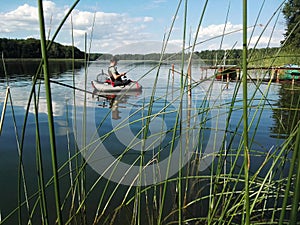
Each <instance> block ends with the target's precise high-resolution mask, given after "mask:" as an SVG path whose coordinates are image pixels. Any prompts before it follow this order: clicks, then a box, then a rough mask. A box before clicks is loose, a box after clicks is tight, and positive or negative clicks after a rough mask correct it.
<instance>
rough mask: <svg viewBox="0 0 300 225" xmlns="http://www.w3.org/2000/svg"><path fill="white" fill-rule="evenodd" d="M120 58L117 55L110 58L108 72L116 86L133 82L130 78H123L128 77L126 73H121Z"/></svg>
mask: <svg viewBox="0 0 300 225" xmlns="http://www.w3.org/2000/svg"><path fill="white" fill-rule="evenodd" d="M117 63H118V59H117V58H116V57H112V58H111V60H110V65H109V67H108V74H109V77H110V79H111V81H112V82H114V86H125V85H127V84H129V83H131V80H129V79H122V77H124V78H126V76H125V75H126V73H119V72H118V70H117V67H116V66H117Z"/></svg>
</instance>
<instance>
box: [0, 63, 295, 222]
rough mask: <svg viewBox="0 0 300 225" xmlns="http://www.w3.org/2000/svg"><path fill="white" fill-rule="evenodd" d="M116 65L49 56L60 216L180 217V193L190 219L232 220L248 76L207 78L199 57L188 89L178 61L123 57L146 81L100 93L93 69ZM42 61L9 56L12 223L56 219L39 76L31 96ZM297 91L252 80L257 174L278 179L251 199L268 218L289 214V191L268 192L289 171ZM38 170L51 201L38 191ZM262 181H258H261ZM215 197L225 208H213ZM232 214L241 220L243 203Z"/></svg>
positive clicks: (3, 153)
mask: <svg viewBox="0 0 300 225" xmlns="http://www.w3.org/2000/svg"><path fill="white" fill-rule="evenodd" d="M172 64H175V66H174V67H175V71H174V72H172V70H171V69H172ZM107 65H108V62H103V61H96V62H91V63H90V64H89V65H88V67H87V68H84V65H83V64H82V63H81V64H80V63H77V64H76V66H75V68H74V69H72V64H69V63H62V64H59V63H53V64H51V66H50V67H51V71H50V72H51V79H52V80H53V81H54V82H53V83H52V84H51V92H52V109H53V118H54V129H55V139H56V153H57V164H58V168H59V171H58V174H59V185H60V189H59V190H60V204H61V211H62V216H63V221H64V222H66V221H68V222H72V223H75V222H74V221H77V223H87V224H91V223H93V222H94V223H99V224H106V223H108V221H111V222H112V223H113V224H130V223H134V224H135V223H142V224H152V223H153V224H155V221H160V222H162V223H168V222H174V221H177V220H178V217H179V214H178V208H177V207H178V204H179V205H180V204H181V206H185V207H184V210H182V217H183V218H184V219H185V220H186V221H189V220H190V221H195V220H198V221H201V220H202V219H203V218H206V216H207V215H211V216H213V217H220V216H223V217H224V218H225V220H226V221H227V220H229V219H228V218H227V217H226V216H228V215H224V214H223V213H222V209H223V207H225V205H226V207H225V209H228V208H231V207H233V206H234V202H235V200H237V199H239V198H240V196H239V193H241V191H242V190H243V177H242V176H241V171H242V168H243V160H244V157H243V150H242V146H243V136H242V135H243V121H242V115H243V114H242V106H243V95H242V94H243V93H242V87H241V86H240V83H239V82H230V83H229V84H228V86H227V84H226V83H225V82H222V81H216V80H213V79H212V78H210V77H213V75H214V71H208V78H209V79H207V80H203V79H200V78H201V77H202V74H201V73H202V72H201V69H200V66H201V64H200V63H197V62H194V64H193V66H192V78H193V79H192V82H191V94H190V93H188V92H187V91H186V90H187V89H182V88H180V87H181V86H186V83H187V80H186V76H181V75H180V74H181V73H180V71H181V65H180V63H176V62H175V63H174V62H166V63H163V64H162V65H160V66H159V67H158V65H157V63H155V62H133V61H120V62H119V64H118V70H119V71H120V72H126V71H129V72H128V78H130V79H132V80H134V81H138V82H139V83H140V84H141V85H142V86H143V90H142V92H130V93H128V92H125V91H123V92H122V93H120V94H115V93H105V94H103V93H95V92H94V90H93V88H92V85H91V80H93V79H96V78H97V75H98V74H99V73H102V70H103V71H104V73H106V70H107ZM36 68H38V64H37V63H24V62H23V63H15V64H14V63H11V64H9V65H8V66H7V72H8V79H6V78H5V76H4V75H3V74H1V75H0V112H2V110H3V108H4V100H5V97H6V90H7V86H9V87H10V94H11V95H10V96H11V98H9V99H8V103H7V106H6V111H5V117H4V122H3V128H2V133H1V136H0V187H1V191H0V199H1V201H0V214H1V217H0V218H1V219H2V220H4V224H16V223H17V221H18V216H19V218H21V219H22V220H23V221H28V220H29V218H30V220H31V221H32V222H33V223H34V224H35V223H41V217H42V218H46V217H45V213H46V214H47V215H48V216H47V217H48V219H49V221H50V224H53V223H54V221H55V218H56V213H55V200H54V193H53V179H52V177H53V173H52V160H51V147H50V142H49V130H48V116H47V115H48V111H47V102H46V96H45V88H44V85H43V79H42V78H41V79H38V81H37V82H38V83H40V84H41V85H39V84H37V85H36V86H35V88H34V90H35V93H36V95H35V99H36V103H37V105H38V107H34V104H33V102H34V101H32V102H31V105H30V106H29V107H28V110H27V104H28V99H29V96H30V93H31V92H32V76H33V75H35V71H36ZM183 71H186V68H183ZM202 78H203V77H202ZM7 81H8V83H7ZM62 84H63V85H62ZM72 87H73V88H72ZM83 90H86V91H83ZM299 91H300V89H299V85H298V84H297V83H296V84H294V85H291V83H259V82H249V83H248V99H249V100H248V105H249V107H248V117H249V120H248V122H249V149H250V162H251V165H250V174H251V176H252V177H253V179H255V181H256V182H257V185H258V184H259V183H260V182H261V183H263V185H264V184H265V183H266V182H265V180H264V179H265V177H269V178H268V182H269V184H270V186H268V187H267V186H266V187H265V186H263V187H265V189H264V192H263V193H262V194H261V196H262V197H261V198H262V200H261V201H260V202H259V204H258V206H257V208H256V207H255V208H254V210H257V211H256V212H257V213H258V212H260V208H261V205H263V204H265V205H264V207H265V214H264V215H261V214H259V215H260V217H259V216H258V220H259V221H261V220H263V218H264V216H266V218H268V219H270V220H271V219H272V220H274V221H277V219H278V215H279V213H280V210H279V209H276V210H271V208H274V207H275V208H276V207H279V208H280V205H278V204H280V202H281V198H280V197H276V196H275V195H276V192H275V191H273V192H272V191H270V193H271V196H268V195H267V192H268V190H270V189H276V188H275V186H276V185H279V184H281V183H280V182H279V181H280V180H281V181H282V180H283V179H284V178H286V177H287V175H288V172H289V171H288V167H289V158H290V157H291V155H292V153H291V152H290V151H285V152H283V151H282V149H284V148H283V145H284V143H285V142H286V140H288V139H289V137H290V135H291V133H293V132H294V129H295V127H296V124H297V122H298V121H299V113H298V104H299V102H298V101H299ZM93 93H94V94H93ZM190 96H191V97H190ZM32 99H33V100H34V97H33V98H32ZM26 112H28V119H27V122H26V127H25V128H24V119H25V115H26ZM36 115H38V116H36ZM37 124H38V126H37ZM23 131H24V133H23ZM37 131H38V132H37ZM22 135H24V139H22ZM37 137H39V138H38V139H39V140H40V142H38V141H37ZM22 140H23V142H22ZM21 144H23V148H22V149H20V148H19V147H18V146H20V145H21ZM20 154H21V156H22V157H21V160H20V157H19V155H20ZM277 157H278V158H277ZM21 162H22V163H21ZM41 168H42V170H41ZM270 171H271V172H270ZM41 173H42V174H43V183H44V185H45V186H46V187H45V196H46V200H45V201H46V207H45V206H44V207H43V206H42V201H41V199H42V194H41V189H42V186H43V185H42V184H41V180H40V179H41V177H40V175H41ZM225 180H226V182H225ZM179 183H180V185H179ZM257 185H256V184H254V183H253V184H252V188H253V191H254V190H257V189H258V186H257ZM223 188H224V189H223ZM229 189H230V190H232V193H234V192H236V195H237V196H235V197H228V196H227V195H226V197H224V199H223V198H222V201H224V200H225V199H226V198H229V199H230V201H228V204H225V203H224V204H223V205H224V206H223V205H222V204H221V203H220V202H219V201H217V197H216V196H219V195H220V193H224V190H229ZM213 192H216V193H219V195H218V194H216V195H215V196H214V194H212V193H213ZM281 194H282V192H278V195H281ZM224 196H225V195H224ZM181 198H182V201H178V199H181ZM214 198H216V199H215V200H214ZM264 199H267V200H264ZM277 200H279V201H277ZM212 202H214V204H215V205H217V207H216V208H217V209H218V208H219V209H220V210H214V209H212V208H210V207H209V205H211V204H210V203H212ZM229 202H231V203H229ZM19 204H21V205H22V207H21V210H18V209H17V207H18V205H19ZM269 208H270V210H269ZM43 209H44V211H43ZM236 210H238V209H236ZM43 216H44V217H43ZM228 217H230V216H228ZM233 217H234V221H239V220H240V214H239V213H237V215H235V216H233ZM201 218H202V219H201ZM79 221H80V222H79ZM26 223H27V222H26ZM237 223H238V222H237Z"/></svg>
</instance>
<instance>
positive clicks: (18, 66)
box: [0, 60, 84, 77]
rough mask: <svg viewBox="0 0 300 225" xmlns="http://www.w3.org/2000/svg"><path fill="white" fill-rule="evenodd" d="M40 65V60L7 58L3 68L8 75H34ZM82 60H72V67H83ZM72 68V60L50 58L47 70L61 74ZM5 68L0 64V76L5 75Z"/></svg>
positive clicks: (54, 73) (53, 73)
mask: <svg viewBox="0 0 300 225" xmlns="http://www.w3.org/2000/svg"><path fill="white" fill-rule="evenodd" d="M39 65H40V60H8V61H6V62H5V70H6V74H7V75H8V76H16V75H22V76H24V75H25V76H26V75H30V76H32V75H34V74H35V73H36V72H37V69H38V67H39ZM83 65H84V63H83V62H82V61H75V62H74V69H75V70H78V69H81V68H82V67H83ZM72 69H73V62H72V61H71V60H57V61H56V60H55V61H53V60H50V61H49V72H50V75H52V76H54V75H58V74H62V73H64V72H66V71H70V70H72ZM5 70H4V67H3V64H2V63H1V64H0V77H4V76H5Z"/></svg>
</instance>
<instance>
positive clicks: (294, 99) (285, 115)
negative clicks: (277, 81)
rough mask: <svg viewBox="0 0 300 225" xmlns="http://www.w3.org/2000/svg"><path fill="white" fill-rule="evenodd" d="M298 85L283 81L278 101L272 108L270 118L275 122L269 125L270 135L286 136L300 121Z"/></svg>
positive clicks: (299, 88) (299, 87)
mask: <svg viewBox="0 0 300 225" xmlns="http://www.w3.org/2000/svg"><path fill="white" fill-rule="evenodd" d="M299 93H300V85H299V84H295V85H291V84H290V83H284V84H282V85H281V87H280V89H279V91H278V101H277V103H276V104H275V105H276V107H275V108H274V109H273V113H272V118H273V119H274V121H275V123H274V126H272V127H271V133H270V136H271V137H273V138H282V139H283V138H286V137H288V136H289V135H290V134H291V133H292V132H293V130H294V128H295V126H296V125H297V124H298V122H299V121H300V113H299V103H300V102H299V101H300V95H299Z"/></svg>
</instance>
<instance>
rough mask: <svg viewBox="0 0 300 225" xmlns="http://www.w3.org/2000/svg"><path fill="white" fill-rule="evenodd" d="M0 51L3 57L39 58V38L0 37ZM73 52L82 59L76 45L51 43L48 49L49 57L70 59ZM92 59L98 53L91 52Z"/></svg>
mask: <svg viewBox="0 0 300 225" xmlns="http://www.w3.org/2000/svg"><path fill="white" fill-rule="evenodd" d="M0 52H1V53H2V54H3V56H4V57H5V58H23V59H27V58H41V43H40V40H37V39H34V38H28V39H26V40H24V39H7V38H0ZM73 52H74V58H75V59H84V52H82V51H80V50H79V49H78V48H76V47H72V46H65V45H61V44H59V43H53V44H52V46H51V48H50V49H49V51H48V57H49V58H56V59H72V58H73ZM92 57H93V58H92V59H93V60H94V59H96V58H98V57H99V54H93V55H92Z"/></svg>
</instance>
